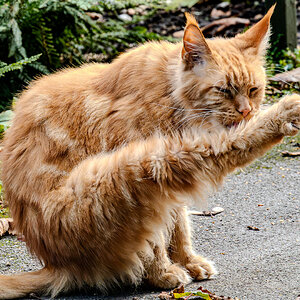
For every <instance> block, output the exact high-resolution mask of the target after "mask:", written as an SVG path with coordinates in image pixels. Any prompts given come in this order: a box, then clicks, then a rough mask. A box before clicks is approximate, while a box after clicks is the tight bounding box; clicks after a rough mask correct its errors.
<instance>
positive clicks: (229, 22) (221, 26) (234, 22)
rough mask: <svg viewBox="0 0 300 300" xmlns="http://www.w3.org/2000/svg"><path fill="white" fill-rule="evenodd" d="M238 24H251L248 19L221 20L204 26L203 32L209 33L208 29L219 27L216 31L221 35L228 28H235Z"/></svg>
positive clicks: (232, 18)
mask: <svg viewBox="0 0 300 300" xmlns="http://www.w3.org/2000/svg"><path fill="white" fill-rule="evenodd" d="M237 24H242V25H245V26H247V25H249V24H250V20H248V19H243V18H238V17H231V18H224V19H220V20H216V21H213V22H211V23H210V24H208V25H206V26H204V27H202V28H201V30H202V31H203V32H205V31H207V30H208V29H210V28H212V27H215V26H218V29H217V30H216V33H220V32H221V31H223V30H224V29H226V28H227V27H230V26H234V25H237Z"/></svg>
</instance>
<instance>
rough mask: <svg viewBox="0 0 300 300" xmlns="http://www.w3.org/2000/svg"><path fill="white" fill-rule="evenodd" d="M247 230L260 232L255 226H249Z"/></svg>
mask: <svg viewBox="0 0 300 300" xmlns="http://www.w3.org/2000/svg"><path fill="white" fill-rule="evenodd" d="M247 228H248V229H249V230H254V231H259V228H257V227H255V226H247Z"/></svg>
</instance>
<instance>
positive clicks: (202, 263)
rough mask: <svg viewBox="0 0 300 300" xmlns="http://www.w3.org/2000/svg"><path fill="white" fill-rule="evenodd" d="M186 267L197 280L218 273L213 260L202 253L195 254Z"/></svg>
mask: <svg viewBox="0 0 300 300" xmlns="http://www.w3.org/2000/svg"><path fill="white" fill-rule="evenodd" d="M185 267H186V269H187V270H188V271H189V273H190V275H191V276H192V277H193V278H194V279H195V280H203V279H208V278H210V277H211V276H212V275H215V274H217V273H218V272H217V270H216V269H215V267H214V264H213V262H211V261H209V260H207V259H206V258H204V257H202V256H200V255H196V256H193V257H192V258H191V259H190V260H189V263H188V264H186V266H185Z"/></svg>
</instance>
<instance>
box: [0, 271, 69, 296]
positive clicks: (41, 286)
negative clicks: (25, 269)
mask: <svg viewBox="0 0 300 300" xmlns="http://www.w3.org/2000/svg"><path fill="white" fill-rule="evenodd" d="M70 282H71V281H70V280H68V277H67V276H66V275H65V274H63V273H61V272H60V273H57V272H52V271H50V270H49V269H47V268H43V269H41V270H39V271H35V272H29V273H21V274H16V275H0V299H15V298H20V297H25V296H27V295H29V294H30V293H38V294H51V295H52V296H55V295H57V294H58V293H59V292H60V291H66V290H68V289H69V288H70Z"/></svg>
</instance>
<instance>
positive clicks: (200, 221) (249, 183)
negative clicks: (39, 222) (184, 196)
mask: <svg viewBox="0 0 300 300" xmlns="http://www.w3.org/2000/svg"><path fill="white" fill-rule="evenodd" d="M299 180H300V159H299V157H296V158H285V159H279V160H278V158H270V159H264V160H262V161H261V162H260V163H256V164H255V165H254V166H252V167H251V168H247V169H246V170H245V171H243V172H238V173H236V174H233V175H231V176H230V177H228V179H227V180H226V182H225V185H224V187H223V189H222V191H220V192H218V193H217V194H215V195H214V196H213V197H211V199H209V206H210V207H211V208H212V207H215V206H221V207H223V208H224V209H225V211H224V212H223V213H221V214H219V215H216V216H214V217H202V216H191V220H192V225H193V228H194V237H193V240H194V245H195V249H196V250H197V251H198V252H199V253H200V254H202V255H204V256H206V257H208V258H210V259H211V260H213V261H214V262H215V264H216V267H217V269H218V271H219V274H218V275H217V276H215V278H213V279H211V280H206V281H202V282H194V283H192V284H190V285H189V286H187V287H186V290H193V289H196V288H197V287H199V286H203V287H204V288H206V289H208V290H210V291H211V292H214V293H215V294H217V295H225V296H230V297H232V298H234V297H238V298H239V299H247V300H254V299H255V300H256V299H264V300H275V299H276V300H277V299H285V300H295V299H296V298H297V296H298V295H299V294H300V220H299V219H300V218H299V216H300V188H299ZM248 226H254V227H257V228H258V229H259V231H254V230H250V229H248ZM39 267H40V264H39V262H37V261H36V260H35V259H34V258H32V257H30V255H29V254H28V252H27V250H26V246H25V244H24V243H23V242H19V241H17V240H16V238H15V237H10V236H7V237H3V238H2V239H1V240H0V273H4V274H10V273H15V272H19V271H30V270H34V269H37V268H39ZM159 292H160V291H157V290H153V289H151V288H149V287H145V286H143V287H140V288H138V289H129V288H123V290H116V291H113V292H112V293H111V294H110V296H106V297H104V296H101V294H100V293H97V291H94V290H91V291H89V292H86V293H82V292H81V293H79V292H78V293H76V292H75V293H73V294H72V295H69V296H63V297H60V298H59V299H106V300H109V299H128V300H129V299H135V300H140V299H158V298H157V295H158V294H159ZM42 299H47V298H42Z"/></svg>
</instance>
